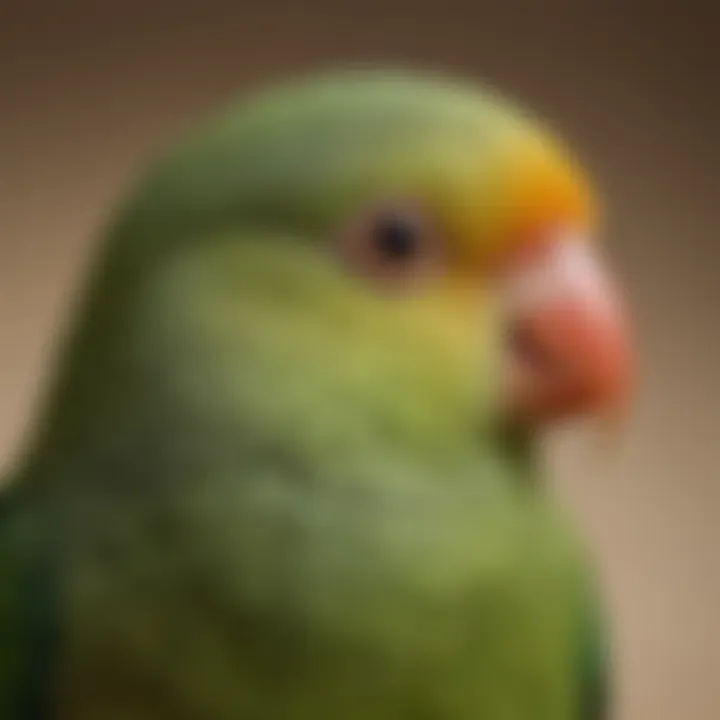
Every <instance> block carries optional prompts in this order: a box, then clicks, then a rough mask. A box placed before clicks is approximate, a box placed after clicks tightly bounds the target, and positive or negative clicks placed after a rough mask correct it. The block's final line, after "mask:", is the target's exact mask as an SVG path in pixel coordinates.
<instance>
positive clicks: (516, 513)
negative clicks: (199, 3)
mask: <svg viewBox="0 0 720 720" xmlns="http://www.w3.org/2000/svg"><path fill="white" fill-rule="evenodd" d="M597 204H598V203H597V200H596V198H595V193H594V190H593V189H592V187H591V184H590V182H589V180H588V179H587V178H586V176H585V173H584V172H583V170H582V168H581V167H580V163H579V162H578V161H577V160H576V159H575V158H574V156H573V155H572V154H571V152H570V151H569V150H568V148H566V147H565V145H564V144H563V143H562V142H561V141H560V140H559V139H557V138H556V137H555V136H554V135H553V133H552V131H551V130H549V129H548V128H546V127H545V126H544V124H543V123H542V122H541V121H539V120H537V119H535V118H534V117H533V116H531V115H530V114H529V113H527V112H525V111H524V110H523V109H521V108H520V107H519V106H516V105H515V104H514V103H513V102H512V101H510V100H507V99H505V98H504V97H503V96H502V95H500V94H499V93H497V92H494V91H491V90H488V89H484V88H481V87H478V86H476V85H475V83H473V82H470V81H468V80H459V79H451V78H448V77H445V76H442V75H440V74H437V75H433V74H431V73H422V72H413V71H404V70H400V71H382V70H374V69H355V70H345V71H335V72H326V73H322V74H318V75H313V76H312V77H304V78H296V79H295V80H294V81H291V82H287V83H285V84H282V83H281V84H278V85H277V86H274V87H271V88H269V89H266V90H264V91H261V92H258V93H257V94H256V95H255V96H254V97H250V98H249V99H245V98H243V99H242V100H240V101H239V102H238V103H237V104H233V105H232V106H230V107H228V108H226V109H224V110H223V111H221V112H220V113H219V114H218V115H216V116H214V117H212V118H210V119H208V120H206V121H204V122H202V123H201V124H200V126H199V127H196V128H194V129H192V130H191V131H190V132H189V133H187V135H186V137H185V138H184V139H183V140H182V142H179V143H178V144H177V146H176V147H172V148H170V149H169V150H168V151H166V152H164V153H163V154H162V157H161V158H160V159H159V160H158V162H157V164H155V165H154V166H153V167H152V168H151V169H150V171H149V173H148V174H147V175H146V176H145V177H144V178H143V179H142V180H141V182H140V183H139V187H138V189H137V190H136V191H135V192H133V193H132V194H131V195H130V197H129V199H128V200H127V201H126V202H125V203H124V204H123V205H122V206H121V207H120V209H119V212H118V213H117V215H116V217H114V218H112V221H111V222H110V223H109V228H108V230H107V233H106V235H105V242H104V244H103V246H102V252H101V253H100V254H99V256H98V261H97V262H96V263H95V265H94V267H93V268H92V271H91V273H90V278H89V286H88V288H87V289H86V292H85V294H84V300H83V302H82V304H81V306H80V307H79V309H78V313H77V322H75V323H74V324H73V325H72V326H71V327H70V331H69V333H68V337H67V341H66V342H65V344H64V349H63V353H62V356H61V361H60V362H59V363H58V367H59V372H58V373H57V375H56V377H55V379H54V382H53V383H52V384H51V387H50V392H49V393H48V397H47V400H46V403H45V406H44V412H43V413H42V415H41V422H40V423H39V424H38V427H37V431H36V432H35V433H34V434H33V436H32V438H31V442H30V443H29V445H28V447H27V448H26V452H25V454H24V456H23V461H22V462H21V463H19V464H18V465H17V469H16V470H15V472H14V473H13V474H12V478H11V479H9V482H8V485H7V487H6V490H5V493H4V496H3V498H2V505H1V511H0V632H1V633H2V644H1V645H0V717H2V718H8V719H9V720H21V719H22V720H30V719H33V720H98V719H101V720H129V719H132V720H235V719H237V718H247V719H248V720H310V719H312V720H331V719H332V720H339V719H342V720H369V719H370V718H373V719H376V720H470V719H473V720H477V719H478V718H482V719H484V720H600V719H601V718H605V717H606V712H607V709H606V708H607V707H608V695H609V694H608V689H607V688H608V682H607V677H608V675H609V672H608V663H607V660H606V646H607V645H608V643H607V634H606V632H605V631H604V629H603V615H602V610H601V605H602V603H601V600H600V596H599V591H598V589H597V588H596V584H597V583H596V579H595V576H594V572H593V569H592V563H591V562H590V561H589V553H588V552H587V551H586V550H585V549H584V547H583V542H582V541H581V539H579V537H578V536H579V533H577V532H576V530H575V529H574V527H573V524H572V522H571V521H570V520H569V519H567V518H565V517H564V514H563V512H562V510H561V508H559V507H558V503H557V501H556V500H555V499H554V498H553V497H552V496H551V494H550V493H549V492H548V489H547V487H546V486H545V484H544V482H543V469H542V463H541V462H540V460H539V457H538V448H537V439H536V438H537V436H538V434H539V432H540V431H541V430H543V429H544V428H546V427H548V426H553V425H554V424H555V423H557V422H561V421H567V420H570V419H572V418H574V417H580V416H586V415H589V414H599V415H601V416H604V415H605V414H610V413H616V412H618V411H620V410H621V409H622V407H623V406H624V405H625V403H626V402H627V399H628V396H629V387H630V382H629V378H630V373H629V365H630V362H629V359H630V338H629V332H628V330H627V323H626V322H625V321H624V313H623V309H622V307H621V305H620V303H619V301H618V292H617V290H616V289H615V288H614V287H613V284H612V281H611V278H610V273H609V272H606V271H604V270H603V268H602V263H601V262H600V260H599V259H598V252H597V251H596V247H597V244H596V241H595V239H594V238H595V237H596V235H597V232H596V229H597V225H598V219H597V218H598V214H599V213H598V210H597Z"/></svg>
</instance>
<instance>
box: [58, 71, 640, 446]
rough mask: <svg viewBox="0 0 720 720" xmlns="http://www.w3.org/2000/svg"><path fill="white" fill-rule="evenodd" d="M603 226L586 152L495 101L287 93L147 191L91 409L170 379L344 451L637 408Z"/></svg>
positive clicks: (123, 240) (131, 223) (392, 76)
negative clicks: (349, 446)
mask: <svg viewBox="0 0 720 720" xmlns="http://www.w3.org/2000/svg"><path fill="white" fill-rule="evenodd" d="M597 215H598V209H597V200H596V198H595V195H594V190H593V188H592V187H591V184H590V181H589V179H588V178H587V177H586V175H585V174H584V172H583V170H582V168H581V167H580V164H579V162H578V161H577V160H576V159H575V158H574V157H573V155H572V153H571V152H570V150H569V149H568V148H567V147H565V145H564V144H563V143H562V142H560V141H559V140H558V139H557V138H556V137H554V135H553V134H552V132H551V131H549V130H548V129H547V128H546V127H544V126H543V124H542V123H541V122H540V121H538V120H537V119H535V118H534V117H532V116H530V115H528V114H527V113H525V112H523V111H522V110H521V109H519V108H518V107H516V106H515V105H514V104H513V103H512V102H510V101H508V100H506V99H504V98H503V97H501V96H499V95H498V94H496V93H494V92H489V91H487V90H482V89H478V88H476V87H474V86H471V85H470V84H463V83H459V82H453V81H449V80H447V79H445V78H439V77H428V76H421V75H417V74H412V73H403V72H397V73H383V72H373V71H356V72H346V73H338V74H334V75H332V76H324V77H321V78H313V79H312V80H310V81H304V82H298V83H295V84H294V85H291V86H289V87H283V88H281V89H277V88H276V89H273V90H271V91H268V92H267V93H266V95H264V96H262V97H259V98H256V99H255V100H254V101H253V102H250V103H246V102H243V103H242V105H241V107H239V108H238V107H232V108H230V109H229V111H227V112H225V113H223V114H222V115H220V116H219V117H216V118H214V119H213V120H212V121H211V122H210V123H208V124H207V125H205V126H203V127H202V128H201V129H200V130H199V131H198V132H196V133H195V134H194V135H192V136H191V137H190V138H189V140H188V141H187V142H186V143H184V144H183V145H182V146H181V147H180V148H179V149H178V150H177V151H176V152H174V153H171V154H170V156H169V158H168V159H166V161H164V162H162V163H160V164H159V165H158V166H157V167H156V168H155V169H154V170H153V172H152V173H151V174H150V176H149V178H148V180H147V182H146V183H145V184H143V185H141V187H140V192H139V193H138V194H137V195H136V196H134V198H132V200H131V202H130V205H129V208H128V209H126V212H125V213H124V214H123V215H122V217H121V220H120V222H119V223H118V224H117V226H116V227H115V229H114V231H113V232H112V233H111V237H110V243H109V252H108V253H107V255H106V256H105V263H104V270H105V271H104V272H103V273H100V277H101V278H102V279H103V282H102V283H100V285H99V286H98V287H99V288H100V291H99V292H98V293H96V294H95V295H94V296H91V306H93V307H94V308H95V310H94V311H93V313H91V319H90V320H88V321H87V322H86V323H85V326H84V327H85V330H84V333H85V335H84V337H85V338H89V337H92V336H94V337H95V338H96V340H97V341H96V342H94V343H92V342H85V343H82V342H79V341H78V342H77V343H76V344H77V345H78V347H85V348H87V347H88V346H94V348H95V350H94V351H93V352H88V351H85V353H79V356H80V358H81V361H80V363H79V365H78V367H81V368H83V370H81V371H78V372H76V373H75V375H76V376H83V377H84V380H83V382H86V383H91V382H92V378H95V384H94V385H93V386H91V385H90V384H88V387H87V389H86V391H85V392H84V393H83V394H84V396H85V397H86V398H90V397H92V398H96V399H97V398H104V399H105V400H106V401H107V395H108V392H109V390H108V388H111V387H112V388H120V389H119V390H116V391H115V394H116V396H117V397H116V401H117V402H118V403H119V404H122V403H123V402H129V399H130V398H132V396H133V392H135V393H136V394H137V395H141V396H142V398H143V400H144V401H146V399H147V398H148V397H152V395H153V394H154V393H157V392H158V388H159V387H161V386H164V385H167V386H171V387H172V392H173V393H174V397H175V398H181V399H182V400H183V402H188V400H189V401H190V403H191V405H192V408H191V409H192V411H193V412H195V413H198V412H200V411H199V410H198V404H202V405H203V408H204V409H203V410H202V412H209V413H212V414H214V416H215V417H216V419H217V418H219V417H220V416H222V417H223V418H225V419H227V418H232V426H233V427H237V425H238V422H239V420H238V419H239V418H242V422H241V423H240V424H241V425H242V428H243V430H242V431H243V432H244V433H245V434H246V435H247V434H257V433H258V432H261V428H262V427H267V434H268V435H273V436H277V434H278V427H287V428H289V430H288V432H289V433H292V434H294V435H295V436H297V435H298V434H303V433H306V434H308V435H309V436H312V437H313V438H315V440H317V438H318V437H319V436H323V437H325V438H328V439H327V442H329V443H332V442H335V444H336V445H337V446H339V447H342V446H343V444H342V441H341V439H342V438H343V437H348V433H349V434H350V435H352V436H353V438H354V439H355V441H357V440H358V437H360V436H361V437H367V436H368V434H369V433H370V434H377V432H378V429H380V431H381V432H382V433H384V434H385V435H386V436H387V437H390V438H394V439H395V440H399V439H400V437H401V436H403V435H405V436H410V437H412V438H413V441H414V442H415V443H418V442H419V443H420V444H423V445H425V444H427V445H433V444H437V442H438V439H439V438H449V437H454V438H455V439H457V438H458V437H459V436H461V435H462V436H469V435H472V434H473V433H474V432H476V431H477V430H476V425H477V424H476V419H477V418H478V417H484V418H486V419H487V418H490V419H492V420H493V422H495V421H497V420H498V419H502V420H503V421H505V420H508V419H509V420H511V421H512V422H513V423H516V424H520V425H522V426H524V427H527V428H529V429H531V430H537V429H541V428H543V427H546V426H548V425H552V424H553V423H555V422H558V421H562V420H566V419H568V418H573V417H577V416H584V415H590V414H596V413H597V414H605V413H616V412H618V411H619V410H621V409H622V407H623V405H624V404H625V403H626V402H627V399H628V395H629V389H630V384H631V383H630V380H631V377H630V376H631V348H630V341H629V331H628V328H627V323H626V321H625V315H624V310H623V307H622V304H621V302H620V299H619V292H618V290H617V288H616V287H615V285H614V283H613V280H612V278H611V275H610V273H609V271H608V270H607V269H606V268H605V267H604V266H603V263H602V260H601V258H600V249H599V247H598V242H597V239H596V238H597V235H598V222H597ZM93 318H94V319H93ZM93 323H94V325H93ZM101 326H104V327H105V328H112V330H111V331H110V330H106V331H105V334H103V331H102V330H100V329H98V328H100V327H101ZM93 327H94V328H95V329H94V330H93V329H92V328H93ZM123 328H125V329H123ZM81 334H82V333H81ZM101 338H104V339H102V340H101ZM101 346H102V348H104V350H103V351H102V352H101V351H100V350H99V348H100V347H101ZM103 352H104V354H103ZM82 357H85V360H86V362H82ZM131 357H132V362H131V361H130V358H131ZM123 358H125V360H123ZM76 364H77V363H76ZM131 365H132V370H130V366H131ZM112 373H115V374H116V375H117V377H115V378H113V377H110V375H111V374H112ZM143 373H144V375H145V377H146V381H145V383H146V384H145V386H143V387H142V389H137V388H136V389H135V390H134V391H133V390H132V389H131V388H130V387H129V386H128V383H126V382H125V380H123V379H122V378H123V377H125V378H127V377H129V376H130V375H133V376H134V377H135V378H136V379H137V377H138V376H139V375H142V374H143ZM89 378H90V380H89ZM148 378H153V379H152V380H149V379H148ZM69 385H72V382H71V383H69ZM138 387H140V384H138ZM77 398H78V393H77V392H76V393H75V395H74V406H75V407H76V408H77V407H78V402H77ZM107 404H108V403H107V402H106V403H105V407H107ZM221 408H224V410H221ZM176 411H177V408H175V409H174V410H173V412H176ZM223 413H224V414H223ZM87 416H88V417H95V418H96V417H97V414H96V413H92V412H90V411H88V413H87ZM221 425H222V423H221ZM370 427H372V428H374V429H373V430H372V431H370V430H369V428H370ZM329 438H333V440H330V439H329ZM336 441H337V442H336ZM451 444H452V443H451Z"/></svg>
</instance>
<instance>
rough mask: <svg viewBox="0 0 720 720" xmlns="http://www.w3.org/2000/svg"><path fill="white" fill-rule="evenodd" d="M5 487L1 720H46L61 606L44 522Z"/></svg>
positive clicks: (0, 554)
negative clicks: (56, 617) (56, 614)
mask: <svg viewBox="0 0 720 720" xmlns="http://www.w3.org/2000/svg"><path fill="white" fill-rule="evenodd" d="M19 485H20V484H19V483H14V482H13V483H10V482H5V479H3V483H2V486H3V491H2V493H0V717H3V718H8V720H44V718H46V717H47V714H46V702H47V697H48V687H47V680H48V673H49V670H50V662H49V658H50V653H51V642H50V639H51V637H52V635H53V633H54V628H53V613H52V612H51V608H52V607H54V605H55V602H54V601H55V596H54V592H53V588H52V587H51V585H52V577H53V573H52V572H51V571H50V563H49V562H48V560H49V552H48V548H49V546H48V545H47V544H46V543H45V542H44V537H45V535H44V533H43V531H42V528H41V523H40V521H39V517H38V515H37V514H36V512H35V509H34V508H33V507H32V503H29V502H27V501H26V498H25V497H24V494H23V493H22V492H20V488H19V487H18V486H19Z"/></svg>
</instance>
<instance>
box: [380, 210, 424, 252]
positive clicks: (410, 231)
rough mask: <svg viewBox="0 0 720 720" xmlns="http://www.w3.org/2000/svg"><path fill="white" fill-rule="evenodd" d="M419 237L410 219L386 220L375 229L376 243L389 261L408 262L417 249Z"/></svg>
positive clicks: (395, 218)
mask: <svg viewBox="0 0 720 720" xmlns="http://www.w3.org/2000/svg"><path fill="white" fill-rule="evenodd" d="M418 235H419V233H418V229H417V226H416V225H415V223H413V221H412V220H411V219H410V218H403V217H391V218H385V219H383V220H381V221H380V222H379V223H378V225H377V226H376V228H375V243H376V245H377V249H378V250H379V251H380V253H382V255H383V256H384V257H386V258H388V260H406V259H407V258H409V257H411V256H412V255H413V253H414V252H415V251H416V249H417V244H418Z"/></svg>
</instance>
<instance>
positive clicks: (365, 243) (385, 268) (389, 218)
mask: <svg viewBox="0 0 720 720" xmlns="http://www.w3.org/2000/svg"><path fill="white" fill-rule="evenodd" d="M339 244H340V252H341V255H342V257H343V259H344V260H345V262H346V264H348V265H349V266H350V268H351V269H352V270H353V271H354V272H356V273H358V272H359V273H360V274H362V275H365V276H366V277H369V278H370V279H372V280H379V281H380V282H382V283H383V284H385V285H386V286H388V285H389V286H398V285H403V286H404V287H405V288H407V287H408V286H413V285H414V284H417V281H419V280H423V279H426V278H427V277H428V275H430V274H432V273H433V271H434V270H436V269H437V268H438V266H439V264H440V262H439V261H440V243H439V242H438V237H437V234H436V233H435V232H434V230H433V228H432V223H430V221H429V220H428V218H427V217H425V215H424V214H423V213H422V211H421V210H420V209H419V208H417V207H414V206H411V205H392V206H385V207H381V208H375V209H374V210H373V211H371V212H369V213H365V214H364V215H363V216H362V217H360V218H359V219H358V220H355V222H354V223H352V225H351V226H350V228H348V229H346V230H345V232H344V233H343V234H342V235H341V237H340V243H339Z"/></svg>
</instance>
